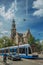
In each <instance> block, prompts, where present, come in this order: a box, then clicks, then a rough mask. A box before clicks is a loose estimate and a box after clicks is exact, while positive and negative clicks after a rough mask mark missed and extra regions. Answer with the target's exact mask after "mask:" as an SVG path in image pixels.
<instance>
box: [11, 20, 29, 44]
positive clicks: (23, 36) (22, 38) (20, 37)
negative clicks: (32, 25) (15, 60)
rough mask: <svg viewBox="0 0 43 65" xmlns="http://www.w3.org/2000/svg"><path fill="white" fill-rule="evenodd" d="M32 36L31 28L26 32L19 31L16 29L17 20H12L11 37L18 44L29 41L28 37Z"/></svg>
mask: <svg viewBox="0 0 43 65" xmlns="http://www.w3.org/2000/svg"><path fill="white" fill-rule="evenodd" d="M29 38H30V30H27V31H26V32H25V33H18V32H17V31H16V24H15V20H14V19H13V21H12V29H11V39H12V40H13V42H15V43H16V44H17V45H18V44H25V43H28V39H29Z"/></svg>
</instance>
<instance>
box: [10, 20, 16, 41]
mask: <svg viewBox="0 0 43 65" xmlns="http://www.w3.org/2000/svg"><path fill="white" fill-rule="evenodd" d="M15 36H16V25H15V20H14V19H13V21H12V29H11V39H12V41H15Z"/></svg>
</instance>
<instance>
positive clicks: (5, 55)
mask: <svg viewBox="0 0 43 65" xmlns="http://www.w3.org/2000/svg"><path fill="white" fill-rule="evenodd" d="M6 61H7V54H6V50H5V52H4V55H3V62H5V63H6Z"/></svg>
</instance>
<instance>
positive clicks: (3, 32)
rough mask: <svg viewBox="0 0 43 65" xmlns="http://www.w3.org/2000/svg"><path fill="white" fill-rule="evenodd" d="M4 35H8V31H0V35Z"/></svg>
mask: <svg viewBox="0 0 43 65" xmlns="http://www.w3.org/2000/svg"><path fill="white" fill-rule="evenodd" d="M6 33H9V32H8V31H1V34H2V35H4V34H6Z"/></svg>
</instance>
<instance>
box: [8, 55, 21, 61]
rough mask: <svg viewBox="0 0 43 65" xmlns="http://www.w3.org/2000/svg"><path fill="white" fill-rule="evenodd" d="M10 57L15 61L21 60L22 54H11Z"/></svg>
mask: <svg viewBox="0 0 43 65" xmlns="http://www.w3.org/2000/svg"><path fill="white" fill-rule="evenodd" d="M8 59H10V60H13V61H16V60H21V58H20V56H19V55H18V54H16V55H13V54H10V55H9V56H8Z"/></svg>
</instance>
